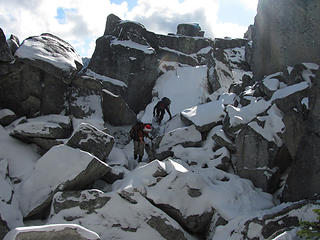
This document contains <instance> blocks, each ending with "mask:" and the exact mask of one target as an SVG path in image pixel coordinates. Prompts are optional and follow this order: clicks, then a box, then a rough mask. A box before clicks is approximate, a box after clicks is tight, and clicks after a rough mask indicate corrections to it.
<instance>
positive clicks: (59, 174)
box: [18, 145, 110, 217]
mask: <svg viewBox="0 0 320 240" xmlns="http://www.w3.org/2000/svg"><path fill="white" fill-rule="evenodd" d="M48 169H50V170H49V171H48ZM109 171H110V168H109V166H108V165H106V164H105V163H103V162H101V161H100V160H98V159H97V158H96V157H94V156H93V155H91V154H89V153H87V152H84V151H80V150H78V149H73V148H71V147H68V146H65V145H58V146H55V147H53V148H51V149H50V150H49V151H48V152H47V153H46V154H45V155H43V156H42V157H41V158H40V159H39V160H38V161H37V163H36V164H35V167H34V170H33V172H32V174H31V175H30V177H28V178H27V179H26V180H24V181H23V182H22V183H21V184H20V185H19V187H18V193H19V195H20V198H19V202H20V207H21V211H22V213H23V216H24V217H26V216H32V215H35V214H40V215H42V214H43V212H42V211H43V210H45V209H46V208H47V207H48V205H49V204H50V202H51V200H52V197H53V195H54V194H55V193H56V192H57V191H62V190H67V189H69V190H78V189H82V188H84V187H85V186H87V185H88V184H90V183H92V182H94V181H95V180H96V179H99V178H100V177H102V176H104V175H106V174H107V173H108V172H109Z"/></svg>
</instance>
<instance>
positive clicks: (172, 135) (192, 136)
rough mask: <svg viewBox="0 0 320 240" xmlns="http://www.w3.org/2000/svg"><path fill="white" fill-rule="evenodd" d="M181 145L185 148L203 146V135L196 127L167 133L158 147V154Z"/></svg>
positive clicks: (192, 126)
mask: <svg viewBox="0 0 320 240" xmlns="http://www.w3.org/2000/svg"><path fill="white" fill-rule="evenodd" d="M179 144H181V145H182V146H184V147H196V146H198V147H199V146H200V144H201V134H200V132H199V131H198V130H197V129H196V127H195V126H194V125H191V126H189V127H183V128H177V129H175V130H173V131H170V132H168V133H166V134H165V135H164V136H163V137H162V139H161V141H160V143H159V146H158V149H157V153H161V152H165V151H169V150H171V149H172V147H174V146H176V145H179Z"/></svg>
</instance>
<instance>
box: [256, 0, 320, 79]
mask: <svg viewBox="0 0 320 240" xmlns="http://www.w3.org/2000/svg"><path fill="white" fill-rule="evenodd" d="M319 12H320V2H319V1H318V0H308V1H305V0H259V3H258V12H257V16H256V18H255V23H254V31H253V72H254V76H255V79H256V80H260V79H261V78H262V77H263V76H264V75H268V74H271V73H274V72H278V71H281V70H282V68H283V67H285V66H288V65H294V64H297V63H301V62H315V63H318V64H319V63H320V54H319V53H320V41H319V38H320V14H319Z"/></svg>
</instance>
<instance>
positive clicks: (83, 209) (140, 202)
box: [49, 190, 194, 240]
mask: <svg viewBox="0 0 320 240" xmlns="http://www.w3.org/2000/svg"><path fill="white" fill-rule="evenodd" d="M61 222H63V223H74V224H80V223H81V225H82V226H84V227H86V228H88V229H90V230H92V231H94V232H96V233H98V234H99V235H100V237H101V239H110V238H111V239H115V238H117V239H159V240H160V239H167V240H168V239H169V240H175V239H179V240H186V239H188V240H189V239H190V240H193V239H194V238H193V237H191V236H190V235H189V234H188V233H186V232H185V231H184V230H183V229H182V228H181V226H179V224H178V223H177V222H176V221H175V220H173V219H172V218H171V217H169V216H168V215H167V214H165V213H164V212H162V211H161V210H160V209H158V208H156V207H155V206H153V205H152V204H151V203H150V202H148V201H147V200H146V199H145V198H144V197H143V196H142V195H141V194H140V193H138V192H130V193H128V195H126V194H125V193H124V192H122V193H120V192H119V193H117V192H111V193H103V192H101V191H98V190H88V191H82V192H65V193H61V192H59V193H57V194H56V195H55V196H54V200H53V204H52V209H51V213H50V217H49V223H51V224H54V223H61Z"/></svg>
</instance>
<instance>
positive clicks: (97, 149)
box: [66, 123, 114, 161]
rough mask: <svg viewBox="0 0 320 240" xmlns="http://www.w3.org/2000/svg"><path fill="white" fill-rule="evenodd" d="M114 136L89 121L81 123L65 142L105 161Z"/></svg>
mask: <svg viewBox="0 0 320 240" xmlns="http://www.w3.org/2000/svg"><path fill="white" fill-rule="evenodd" d="M113 144H114V138H113V137H112V136H110V135H109V134H106V133H104V132H103V131H101V130H99V129H97V128H96V127H94V126H92V125H91V124H89V123H81V124H80V125H79V126H78V127H77V129H75V131H74V132H73V134H72V136H71V137H70V138H69V139H68V141H67V142H66V145H68V146H70V147H73V148H79V149H81V150H83V151H87V152H89V153H91V154H93V155H94V156H96V157H97V158H99V159H100V160H101V161H106V158H107V157H108V155H109V153H110V152H111V150H112V147H113Z"/></svg>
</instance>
